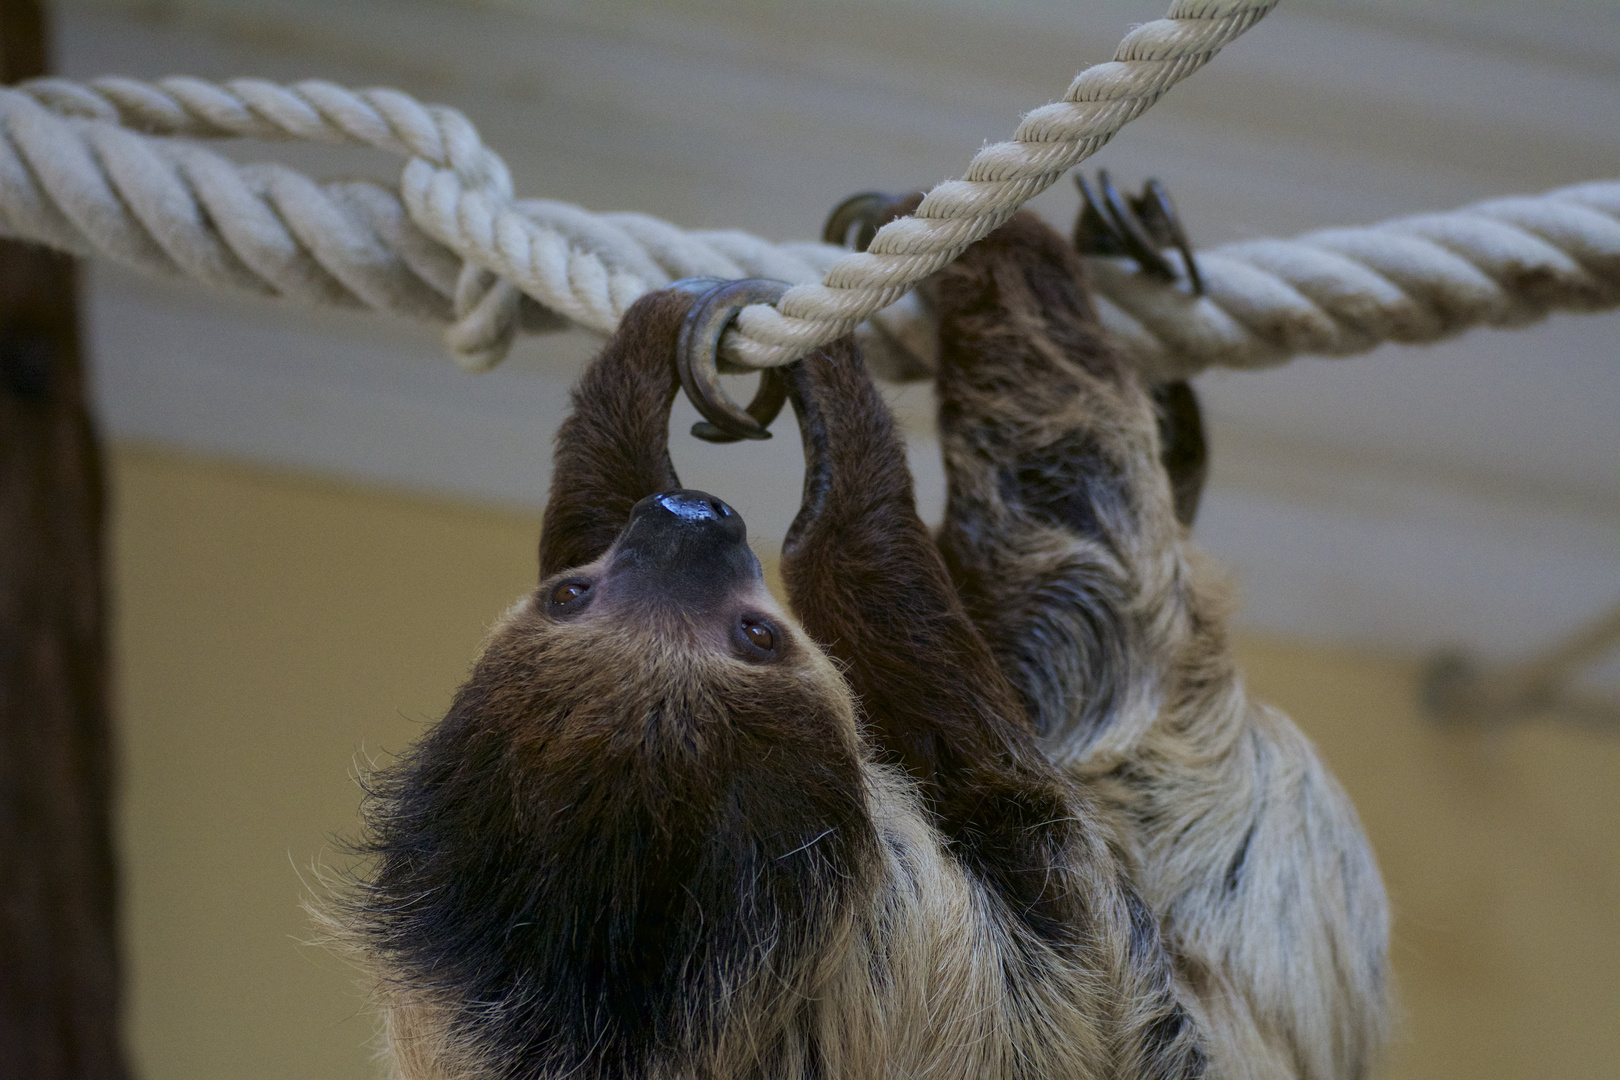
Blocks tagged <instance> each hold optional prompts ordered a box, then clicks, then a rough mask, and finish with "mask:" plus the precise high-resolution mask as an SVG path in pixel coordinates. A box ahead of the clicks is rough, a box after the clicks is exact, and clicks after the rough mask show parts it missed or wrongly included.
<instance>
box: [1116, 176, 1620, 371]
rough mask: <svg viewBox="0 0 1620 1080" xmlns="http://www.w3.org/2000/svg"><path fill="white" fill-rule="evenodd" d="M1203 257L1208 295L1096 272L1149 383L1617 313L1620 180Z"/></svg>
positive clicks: (1124, 269) (1130, 272) (1234, 247)
mask: <svg viewBox="0 0 1620 1080" xmlns="http://www.w3.org/2000/svg"><path fill="white" fill-rule="evenodd" d="M1166 254H1167V255H1170V256H1171V257H1174V254H1173V253H1169V252H1167V253H1166ZM1197 259H1198V266H1199V270H1200V272H1201V274H1202V276H1203V280H1204V289H1205V295H1204V296H1203V297H1194V296H1192V295H1191V294H1190V293H1189V292H1188V291H1187V290H1186V289H1185V287H1181V286H1175V285H1167V284H1163V283H1161V282H1159V281H1158V280H1157V279H1153V278H1149V277H1147V276H1146V275H1144V274H1140V273H1136V272H1135V271H1134V267H1133V266H1132V265H1131V264H1128V263H1126V262H1124V261H1123V260H1118V259H1106V260H1104V259H1094V260H1090V264H1091V267H1092V272H1093V275H1094V277H1095V280H1096V284H1097V291H1098V293H1099V294H1100V295H1101V297H1102V302H1101V303H1100V304H1099V307H1100V308H1101V313H1102V316H1103V321H1104V322H1105V323H1107V324H1108V326H1109V329H1110V330H1112V331H1113V332H1114V335H1115V336H1116V338H1118V339H1119V340H1120V342H1121V343H1122V344H1123V345H1124V346H1125V347H1126V350H1127V351H1128V352H1129V353H1130V354H1131V355H1132V357H1133V359H1134V360H1135V362H1136V364H1137V365H1138V367H1139V368H1140V369H1141V370H1143V371H1145V372H1146V373H1148V374H1149V375H1150V376H1153V377H1158V378H1185V377H1187V376H1190V375H1195V374H1197V373H1198V372H1200V371H1202V370H1204V369H1205V368H1209V367H1235V368H1255V367H1265V366H1269V365H1272V364H1280V363H1282V362H1283V361H1285V360H1288V359H1289V358H1291V357H1294V356H1298V355H1301V354H1316V355H1329V356H1346V355H1350V354H1352V353H1359V352H1366V351H1368V350H1369V349H1373V348H1376V347H1377V346H1378V345H1380V344H1382V343H1384V342H1386V341H1394V342H1403V343H1407V344H1423V343H1427V342H1432V341H1438V340H1440V339H1441V338H1445V337H1450V336H1452V335H1454V334H1458V333H1461V332H1462V331H1464V330H1467V329H1469V328H1470V327H1474V326H1498V327H1505V326H1522V325H1525V324H1527V323H1530V322H1534V321H1536V320H1538V319H1543V318H1545V317H1546V316H1548V315H1549V314H1551V313H1552V312H1554V311H1584V312H1592V311H1603V310H1607V309H1610V308H1615V307H1620V180H1604V181H1596V182H1593V183H1587V184H1577V185H1575V186H1573V187H1566V188H1559V189H1556V190H1553V191H1549V192H1546V193H1545V194H1541V195H1523V196H1516V197H1513V198H1505V199H1491V200H1488V201H1485V202H1479V203H1474V204H1473V205H1471V206H1464V207H1462V208H1460V209H1457V210H1453V211H1450V212H1448V213H1440V214H1420V215H1417V216H1414V217H1405V218H1396V219H1394V220H1392V221H1386V222H1384V223H1382V224H1379V225H1371V226H1366V227H1363V228H1354V229H1326V230H1322V231H1320V232H1310V233H1306V234H1304V235H1302V236H1298V237H1295V238H1294V239H1292V240H1249V241H1244V242H1242V243H1236V244H1226V245H1223V246H1221V247H1216V248H1211V249H1207V250H1205V251H1201V252H1199V253H1197Z"/></svg>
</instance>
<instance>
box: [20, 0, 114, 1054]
mask: <svg viewBox="0 0 1620 1080" xmlns="http://www.w3.org/2000/svg"><path fill="white" fill-rule="evenodd" d="M45 68H46V36H45V28H44V25H43V16H42V13H41V10H40V3H39V0H0V82H4V83H13V82H16V81H17V80H19V79H25V78H29V77H31V76H34V75H41V74H44V72H45ZM101 469H102V466H101V454H100V449H99V447H98V445H97V441H96V434H95V430H94V428H93V427H92V425H91V422H90V416H89V413H88V411H87V410H86V407H85V382H84V375H83V370H82V368H81V366H80V363H79V342H78V326H77V319H76V313H75V304H74V267H73V262H72V260H71V259H68V258H66V257H64V256H61V255H57V254H55V253H53V252H49V251H46V250H43V249H41V248H36V247H32V246H29V245H24V244H17V243H12V242H9V241H0V1080H69V1078H72V1080H91V1078H95V1080H114V1078H116V1080H123V1078H125V1077H127V1076H128V1071H127V1069H126V1067H125V1064H124V1059H123V1050H122V1039H121V1036H120V1018H119V962H118V947H117V895H116V894H117V888H116V886H117V881H116V873H115V868H114V860H113V848H112V839H111V837H112V830H111V806H112V791H113V772H114V770H113V752H112V744H111V738H110V735H111V732H110V717H109V713H108V704H107V660H106V635H105V611H106V600H105V592H104V588H103V584H102V471H101Z"/></svg>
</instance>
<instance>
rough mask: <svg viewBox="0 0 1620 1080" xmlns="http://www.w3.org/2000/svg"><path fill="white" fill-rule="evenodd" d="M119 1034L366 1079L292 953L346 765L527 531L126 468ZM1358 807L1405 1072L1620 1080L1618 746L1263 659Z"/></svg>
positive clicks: (473, 611)
mask: <svg viewBox="0 0 1620 1080" xmlns="http://www.w3.org/2000/svg"><path fill="white" fill-rule="evenodd" d="M112 468H113V481H114V492H115V498H116V507H115V519H114V531H113V556H114V565H115V575H116V577H115V580H116V589H117V592H116V601H117V612H118V614H117V625H116V631H115V634H116V638H115V640H116V649H117V661H118V664H119V672H120V681H119V686H120V695H121V697H120V716H121V721H122V731H123V752H124V781H123V783H124V788H123V802H122V807H123V811H122V816H121V821H120V827H121V829H122V844H123V852H124V859H125V863H124V896H125V912H126V916H125V918H126V927H127V938H126V941H127V947H128V953H129V973H130V994H131V1026H130V1036H131V1041H132V1043H133V1046H134V1051H135V1055H136V1061H137V1065H138V1068H139V1070H140V1073H141V1075H143V1076H146V1077H150V1078H152V1080H221V1078H230V1080H291V1078H299V1080H303V1078H322V1080H325V1078H331V1080H338V1078H351V1077H353V1078H359V1077H367V1076H372V1075H375V1073H376V1071H377V1070H376V1066H375V1064H374V1063H372V1062H370V1061H369V1060H368V1053H367V1051H366V1050H365V1049H364V1047H363V1046H362V1044H364V1043H365V1042H366V1041H367V1039H368V1038H369V1036H370V1033H371V1030H372V1025H371V1020H370V1017H369V1016H368V1015H367V1013H366V1011H365V1005H364V995H363V993H362V992H361V991H360V990H359V989H357V984H358V980H357V976H356V975H355V973H354V972H352V971H350V970H349V969H348V968H346V967H345V966H344V965H343V963H341V962H340V961H338V960H336V959H334V958H333V957H331V956H329V955H327V954H325V953H323V952H322V951H321V950H319V949H316V948H311V947H308V946H305V945H302V944H300V942H301V941H302V940H304V939H307V938H308V937H309V936H310V934H311V931H310V928H309V924H308V921H307V919H306V917H305V916H304V915H303V913H302V912H301V911H300V909H299V902H300V899H301V897H303V896H304V895H305V894H306V892H307V891H308V888H309V882H310V872H311V867H312V865H314V864H316V863H320V862H325V863H326V864H328V865H332V864H340V863H341V857H340V855H339V854H338V853H337V852H336V851H335V849H334V848H333V847H332V845H331V838H332V837H334V836H343V835H352V833H353V827H354V820H355V808H356V804H357V802H358V799H359V791H358V788H357V787H356V785H355V783H354V774H355V771H356V768H357V767H358V766H357V763H358V762H360V761H362V760H363V759H364V758H365V757H368V756H369V757H378V756H386V754H388V753H389V752H392V751H397V750H398V749H400V748H401V747H403V746H404V745H405V744H406V743H407V742H408V741H409V740H410V739H411V738H413V737H414V736H415V735H416V734H417V733H418V732H420V731H421V730H422V727H423V725H425V724H427V723H430V722H431V721H432V720H434V719H435V718H436V717H437V716H438V715H439V714H440V713H441V712H442V710H443V709H444V708H445V706H446V705H447V703H448V701H449V697H450V694H451V692H452V690H453V689H454V687H455V684H456V682H457V681H458V679H459V678H460V677H461V676H462V674H463V673H464V672H465V670H466V665H467V661H468V659H469V658H470V656H471V655H472V653H473V650H474V649H475V647H476V646H477V644H478V641H479V638H480V636H481V634H482V632H483V630H484V628H485V627H486V626H487V625H488V624H489V622H490V621H491V620H492V619H493V618H494V617H495V616H496V615H497V614H498V613H499V612H500V611H501V610H502V609H503V608H504V607H505V606H506V604H508V603H509V602H510V601H511V600H512V599H513V598H514V597H515V596H516V595H517V594H519V593H520V592H522V591H523V590H524V589H525V588H526V587H528V585H529V584H530V583H531V582H532V579H533V574H534V541H535V535H536V529H537V522H536V520H535V519H533V518H531V517H526V516H522V515H516V514H506V513H500V512H495V511H491V510H488V509H485V508H476V507H469V506H465V505H459V504H452V503H446V502H435V501H430V500H425V499H414V498H405V497H400V496H396V495H390V494H384V493H379V492H375V491H370V490H361V489H356V488H352V487H346V486H342V485H339V484H332V483H324V482H318V481H313V480H308V479H302V478H294V477H289V476H284V475H278V474H272V473H267V472H263V471H259V470H253V469H246V468H240V467H235V466H227V465H220V464H213V463H206V462H200V461H198V460H196V459H191V458H185V457H180V456H175V455H171V454H165V453H157V452H153V451H149V450H140V449H131V448H123V449H119V450H117V451H115V452H114V454H113V455H112ZM1242 653H1243V659H1244V661H1245V663H1246V665H1247V668H1248V671H1249V673H1250V681H1251V684H1252V685H1253V686H1254V687H1255V689H1256V690H1257V691H1259V692H1260V693H1261V694H1262V696H1265V697H1267V698H1269V699H1271V700H1272V701H1274V702H1276V703H1277V704H1279V705H1281V706H1282V707H1284V708H1285V709H1287V710H1288V711H1289V712H1291V713H1292V714H1293V715H1294V716H1295V717H1296V718H1297V719H1298V720H1299V721H1300V723H1301V724H1302V726H1303V727H1304V728H1305V730H1306V731H1307V732H1308V733H1309V734H1310V735H1311V736H1312V737H1313V738H1315V739H1316V740H1317V742H1318V744H1319V745H1320V746H1321V747H1322V748H1323V750H1324V752H1325V753H1326V755H1327V757H1328V758H1329V760H1330V761H1331V762H1332V764H1333V767H1334V768H1335V770H1336V771H1337V773H1338V775H1339V776H1340V778H1341V779H1342V780H1343V781H1344V783H1345V785H1346V786H1347V787H1348V788H1349V789H1350V792H1351V794H1352V795H1353V796H1354V797H1355V799H1356V802H1357V805H1358V806H1359V807H1360V809H1361V813H1362V816H1363V819H1364V820H1365V822H1366V824H1367V827H1368V830H1369V831H1370V833H1371V834H1372V837H1373V842H1374V844H1375V845H1376V847H1377V848H1378V852H1379V857H1380V859H1381V860H1382V864H1383V867H1384V872H1385V875H1386V877H1387V879H1388V882H1389V885H1390V891H1391V894H1392V896H1393V899H1394V906H1395V912H1396V928H1395V944H1394V952H1395V962H1396V968H1397V971H1398V972H1399V977H1400V980H1401V986H1402V990H1403V992H1404V1000H1405V1011H1406V1019H1405V1023H1404V1028H1403V1037H1402V1042H1401V1045H1400V1047H1399V1049H1398V1052H1397V1054H1396V1057H1395V1060H1394V1062H1393V1063H1392V1068H1391V1070H1390V1075H1391V1076H1393V1077H1402V1078H1405V1077H1413V1078H1417V1077H1422V1078H1424V1080H1449V1078H1452V1077H1455V1078H1459V1080H1461V1078H1464V1077H1466V1078H1469V1080H1489V1078H1494V1077H1503V1078H1506V1077H1513V1078H1521V1077H1522V1078H1525V1080H1530V1078H1537V1080H1539V1078H1542V1077H1548V1078H1554V1077H1556V1078H1568V1080H1574V1078H1584V1077H1592V1078H1596V1077H1600V1076H1605V1077H1612V1076H1613V1075H1615V1073H1616V1072H1617V1071H1620V845H1617V843H1616V837H1617V836H1620V784H1617V780H1620V740H1616V739H1615V738H1613V737H1609V738H1603V737H1599V736H1596V735H1592V734H1582V733H1579V732H1573V731H1569V730H1563V729H1554V728H1550V727H1545V726H1534V725H1531V726H1524V727H1520V728H1515V729H1513V730H1510V731H1505V732H1500V733H1496V734H1490V735H1480V734H1474V733H1446V732H1440V731H1436V730H1434V729H1433V728H1432V727H1431V726H1430V725H1429V724H1427V723H1426V722H1425V721H1424V720H1423V719H1422V718H1421V717H1419V716H1418V715H1417V714H1416V712H1415V710H1414V709H1413V706H1412V678H1413V672H1414V670H1415V666H1414V664H1413V663H1411V662H1409V661H1405V660H1400V659H1392V658H1380V657H1371V656H1362V655H1353V654H1348V653H1343V652H1331V651H1326V650H1321V649H1311V648H1305V647H1302V646H1298V645H1292V644H1288V643H1285V642H1276V641H1246V642H1244V644H1243V646H1242Z"/></svg>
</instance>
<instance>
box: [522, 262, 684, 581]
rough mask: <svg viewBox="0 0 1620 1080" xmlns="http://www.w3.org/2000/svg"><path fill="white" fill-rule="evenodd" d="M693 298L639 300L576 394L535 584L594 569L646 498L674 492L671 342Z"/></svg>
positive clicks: (561, 440)
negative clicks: (574, 570) (574, 568)
mask: <svg viewBox="0 0 1620 1080" xmlns="http://www.w3.org/2000/svg"><path fill="white" fill-rule="evenodd" d="M692 301H693V298H692V296H691V294H689V293H686V292H682V291H680V290H676V289H667V290H665V291H663V292H658V293H653V294H651V295H649V296H646V297H643V298H642V299H641V300H638V301H637V302H636V303H635V304H634V305H633V306H632V307H631V308H630V310H629V311H628V312H626V313H625V316H624V321H623V325H622V327H621V329H620V331H619V333H617V334H615V335H614V337H613V340H612V341H610V342H608V344H607V347H606V348H605V349H603V351H602V354H601V355H600V356H598V357H597V358H596V359H595V360H593V361H592V362H591V365H590V366H589V367H588V368H586V369H585V374H584V375H583V376H582V377H581V378H580V381H579V385H578V386H577V387H575V389H574V392H573V411H572V412H571V413H570V414H569V416H568V419H567V420H564V421H563V424H562V427H561V428H560V429H559V430H558V432H557V452H556V454H555V455H554V457H553V459H552V477H551V498H550V499H549V500H548V501H547V503H546V513H545V517H544V518H543V519H542V521H543V522H544V524H543V525H542V527H541V534H540V576H541V577H542V578H545V577H548V576H550V575H551V574H555V573H557V572H558V571H560V570H565V569H567V568H568V567H571V566H583V565H585V564H586V563H589V562H594V561H595V560H596V559H597V558H598V557H599V556H601V554H602V553H603V552H605V551H607V549H608V547H609V546H610V545H611V544H612V543H613V540H614V537H616V536H618V535H619V531H620V530H621V529H623V528H624V526H625V524H626V523H627V522H629V520H630V510H631V508H632V507H633V506H635V505H636V503H637V502H638V501H640V500H641V499H642V498H644V497H645V496H647V495H651V494H653V493H655V492H659V491H669V490H672V489H674V488H678V487H680V482H679V480H677V479H676V476H675V467H674V466H673V465H672V464H670V460H669V410H670V406H671V405H672V404H673V403H674V401H675V391H676V389H677V388H678V387H679V386H680V383H679V381H678V380H677V378H676V374H675V361H674V358H673V357H674V343H675V335H676V333H677V332H678V331H679V329H680V325H681V320H682V319H683V318H684V317H685V316H686V312H687V310H688V309H689V308H690V307H691V306H692Z"/></svg>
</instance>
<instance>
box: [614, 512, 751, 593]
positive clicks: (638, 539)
mask: <svg viewBox="0 0 1620 1080" xmlns="http://www.w3.org/2000/svg"><path fill="white" fill-rule="evenodd" d="M609 573H610V574H620V573H631V574H636V575H637V576H638V577H646V576H650V577H652V578H654V579H656V582H657V585H658V587H659V589H660V591H669V592H674V593H678V594H680V599H682V600H684V601H687V602H690V601H691V600H692V599H693V598H694V597H695V596H696V595H699V594H711V593H713V592H714V590H716V589H717V588H719V589H723V588H725V587H729V586H734V585H737V584H740V583H742V582H744V581H748V580H752V579H755V578H757V577H758V576H759V574H760V569H759V560H757V559H755V558H754V553H753V552H752V551H750V550H749V549H748V527H747V526H746V525H744V524H743V519H742V515H741V514H739V513H737V511H735V510H733V509H732V508H731V507H729V506H727V505H726V504H725V503H724V502H722V501H721V500H720V499H717V498H715V497H714V496H713V495H710V494H709V493H708V492H706V491H693V490H690V489H685V488H682V489H677V490H675V491H661V492H659V493H658V494H656V495H649V496H647V497H646V498H645V499H642V500H641V501H640V502H638V503H636V505H635V507H634V508H633V509H632V510H631V511H630V524H628V525H626V526H625V528H624V531H623V532H622V533H620V534H619V540H618V543H616V544H614V546H613V555H612V558H611V560H610V568H609ZM647 584H649V585H651V584H653V582H650V581H649V582H647Z"/></svg>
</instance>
